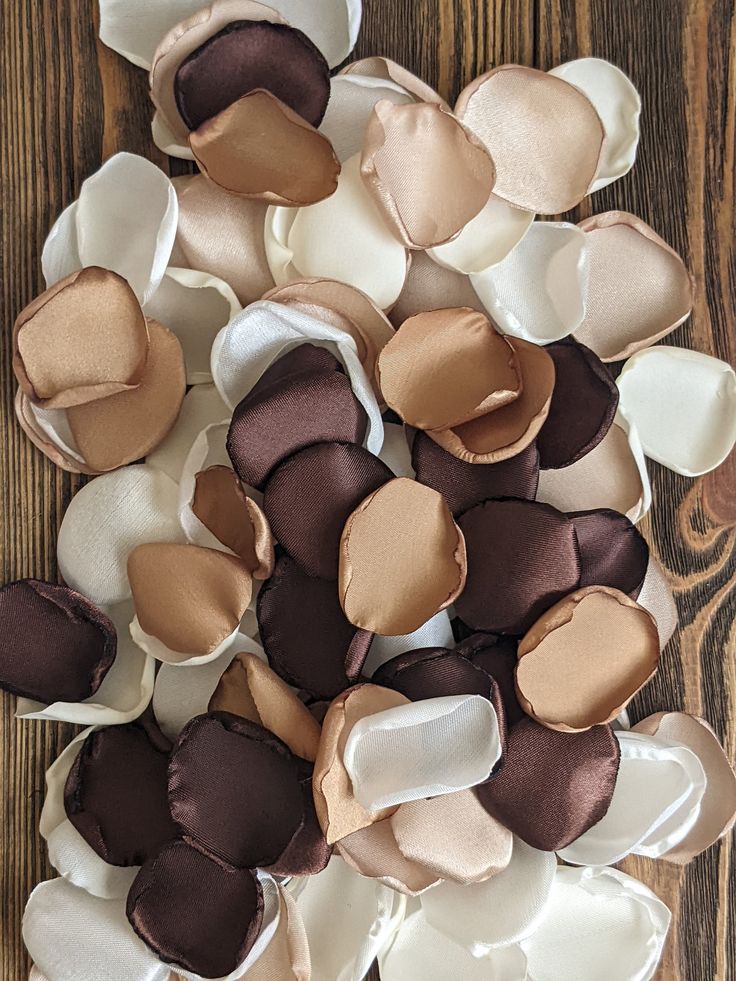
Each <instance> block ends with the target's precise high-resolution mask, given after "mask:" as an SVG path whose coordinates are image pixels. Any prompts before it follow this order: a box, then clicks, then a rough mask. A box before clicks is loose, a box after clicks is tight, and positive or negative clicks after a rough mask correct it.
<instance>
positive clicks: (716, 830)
mask: <svg viewBox="0 0 736 981" xmlns="http://www.w3.org/2000/svg"><path fill="white" fill-rule="evenodd" d="M631 731H632V732H642V733H644V734H645V735H648V736H661V737H662V738H663V739H670V740H671V741H672V742H673V743H677V745H678V746H685V747H686V748H687V749H689V750H692V752H693V753H695V755H696V756H697V757H698V759H699V760H700V762H701V763H702V765H703V769H704V770H705V776H706V780H707V783H706V787H705V795H704V797H703V800H702V802H701V804H700V813H699V815H698V819H697V821H696V822H695V824H694V826H693V828H692V829H691V830H690V831H689V832H688V834H687V835H686V836H685V838H683V840H682V841H681V842H680V843H679V844H678V845H676V846H675V847H674V848H673V849H672V850H671V851H669V852H665V854H664V855H663V856H662V858H665V859H667V861H668V862H674V863H675V864H677V865H686V864H687V863H688V862H690V861H692V859H694V858H695V857H696V856H697V855H700V853H701V852H704V851H705V849H706V848H710V846H711V845H713V844H715V842H716V841H718V839H719V838H722V837H723V836H724V835H726V834H728V832H729V831H730V830H731V829H732V828H733V826H734V824H735V823H736V773H734V769H733V765H732V764H731V763H730V762H729V760H728V757H727V756H726V754H725V752H724V749H723V746H722V745H721V742H720V740H719V739H718V736H717V735H716V734H715V732H713V729H712V728H711V727H710V726H709V725H708V723H707V722H706V721H705V719H700V718H698V717H697V716H696V715H686V714H685V713H684V712H657V713H656V714H655V715H650V716H649V717H648V718H647V719H643V720H642V721H641V722H638V723H637V724H636V725H635V726H632V730H631Z"/></svg>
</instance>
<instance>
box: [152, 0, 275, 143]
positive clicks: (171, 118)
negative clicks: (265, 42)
mask: <svg viewBox="0 0 736 981" xmlns="http://www.w3.org/2000/svg"><path fill="white" fill-rule="evenodd" d="M244 20H249V21H260V20H266V21H270V22H271V23H272V24H284V23H286V21H285V20H284V18H283V17H282V16H281V15H280V14H279V13H277V12H276V11H275V10H272V9H271V8H270V7H267V6H264V4H261V3H257V2H256V0H214V3H212V4H211V5H210V6H208V7H207V6H205V7H203V8H202V9H201V10H198V11H197V13H195V14H193V15H192V16H191V17H188V18H187V19H186V20H184V21H182V22H181V23H180V24H177V25H176V27H173V28H172V29H171V30H170V31H169V33H168V34H167V35H166V36H165V37H164V38H163V39H162V40H161V42H160V43H159V46H158V48H157V49H156V53H155V55H154V56H153V63H152V65H151V75H150V83H151V99H152V100H153V103H154V105H155V106H156V108H157V109H158V110H159V112H160V113H161V115H162V116H163V119H164V121H165V123H166V125H167V127H168V129H169V130H170V132H171V135H172V136H173V137H174V138H175V139H176V140H177V141H178V142H179V143H183V144H184V145H186V144H187V142H188V140H189V128H188V127H187V125H186V124H185V122H184V120H183V119H182V117H181V115H180V113H179V108H178V106H177V104H176V94H175V89H174V80H175V78H176V73H177V71H178V69H179V65H181V63H182V62H183V61H185V60H186V58H188V57H189V55H190V54H193V53H194V52H195V51H196V50H197V49H198V48H201V47H202V45H203V44H204V43H205V42H206V41H208V40H209V39H210V38H211V37H213V36H214V35H215V34H218V33H219V32H220V31H222V30H224V29H225V28H226V27H227V26H228V24H231V23H235V22H237V21H244Z"/></svg>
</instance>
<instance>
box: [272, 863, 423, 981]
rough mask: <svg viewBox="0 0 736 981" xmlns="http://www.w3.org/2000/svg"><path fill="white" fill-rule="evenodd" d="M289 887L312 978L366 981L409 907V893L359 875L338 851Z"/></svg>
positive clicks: (317, 979)
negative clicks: (323, 865) (301, 924)
mask: <svg viewBox="0 0 736 981" xmlns="http://www.w3.org/2000/svg"><path fill="white" fill-rule="evenodd" d="M289 888H290V889H292V890H293V891H294V895H295V897H296V903H297V908H298V909H299V912H300V913H301V915H302V919H303V921H304V926H305V928H306V931H307V939H308V940H309V949H310V952H311V955H312V978H313V979H314V981H328V979H329V981H362V979H363V978H364V977H365V975H366V974H367V973H368V969H369V968H370V966H371V964H372V963H373V961H374V960H375V958H376V957H377V956H379V955H380V954H381V953H382V952H383V950H385V948H386V947H387V945H388V944H389V943H390V941H391V938H392V937H393V935H394V933H395V931H396V929H397V928H398V926H399V924H400V923H401V920H402V919H403V916H404V910H405V909H406V897H405V896H402V895H401V894H400V893H397V892H394V890H393V889H390V888H389V887H388V886H384V885H382V884H381V883H378V882H376V881H374V880H373V879H366V878H364V877H363V876H360V875H357V873H355V872H353V871H352V869H350V868H349V867H348V866H347V865H346V863H345V862H344V861H343V859H341V858H340V857H339V856H334V857H333V858H331V859H330V864H329V865H328V866H327V868H326V869H325V870H324V872H320V873H319V874H318V875H313V876H309V877H308V878H307V879H301V880H298V879H295V880H292V883H291V884H290V886H289Z"/></svg>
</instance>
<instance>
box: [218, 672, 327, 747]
mask: <svg viewBox="0 0 736 981" xmlns="http://www.w3.org/2000/svg"><path fill="white" fill-rule="evenodd" d="M207 711H208V712H230V713H232V714H233V715H240V716H242V717H243V718H244V719H250V721H251V722H256V723H257V724H258V725H260V726H263V728H264V729H268V730H269V731H270V732H272V733H273V734H274V735H275V736H278V737H279V739H280V740H281V741H282V742H284V743H286V745H287V746H288V747H289V749H290V750H291V751H292V753H293V754H294V755H295V756H299V757H300V758H301V759H303V760H308V761H309V762H310V763H313V762H314V760H315V759H316V757H317V748H318V746H319V736H320V727H319V724H318V723H317V722H316V721H315V719H314V717H313V716H312V714H311V712H310V711H309V709H308V708H307V707H306V706H305V705H304V703H303V702H302V701H301V700H300V699H299V698H298V697H297V696H296V695H295V693H294V692H293V690H292V689H291V688H289V686H288V685H287V684H285V683H284V682H283V681H282V680H281V678H279V676H278V675H277V674H275V672H273V671H272V670H271V669H270V668H269V666H268V665H267V664H264V663H263V661H262V660H261V658H260V657H258V655H257V654H238V655H236V657H235V658H234V660H233V661H231V662H230V666H229V667H228V668H227V670H226V671H225V673H224V674H223V676H222V678H221V679H220V683H219V684H218V686H217V688H216V689H215V691H214V693H213V695H212V698H211V699H210V704H209V708H208V710H207Z"/></svg>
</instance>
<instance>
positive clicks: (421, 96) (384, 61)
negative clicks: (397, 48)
mask: <svg viewBox="0 0 736 981" xmlns="http://www.w3.org/2000/svg"><path fill="white" fill-rule="evenodd" d="M339 74H340V75H365V76H367V77H368V78H382V79H383V80H384V81H385V82H394V83H395V84H396V85H400V86H401V87H402V88H403V89H405V91H407V92H408V93H409V95H411V96H412V97H413V98H414V100H415V101H416V102H434V103H436V104H437V105H438V106H442V108H443V109H447V110H449V108H450V107H449V106H448V104H447V103H446V102H445V100H444V99H443V98H442V96H441V95H438V94H437V93H436V92H435V90H434V89H433V88H431V87H430V86H429V85H427V83H426V82H423V81H422V79H421V78H417V76H416V75H414V74H412V72H410V71H409V69H408V68H404V67H403V65H398V64H397V63H396V62H395V61H392V60H391V59H390V58H382V57H380V56H377V55H374V56H373V57H372V58H361V59H360V60H359V61H353V62H351V63H350V64H349V65H346V66H345V68H343V70H342V71H341V72H340V73H339Z"/></svg>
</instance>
